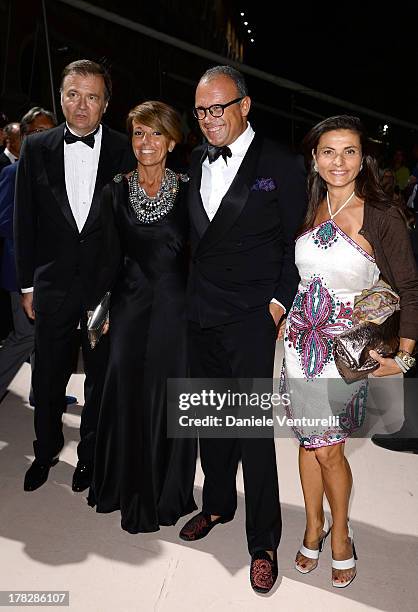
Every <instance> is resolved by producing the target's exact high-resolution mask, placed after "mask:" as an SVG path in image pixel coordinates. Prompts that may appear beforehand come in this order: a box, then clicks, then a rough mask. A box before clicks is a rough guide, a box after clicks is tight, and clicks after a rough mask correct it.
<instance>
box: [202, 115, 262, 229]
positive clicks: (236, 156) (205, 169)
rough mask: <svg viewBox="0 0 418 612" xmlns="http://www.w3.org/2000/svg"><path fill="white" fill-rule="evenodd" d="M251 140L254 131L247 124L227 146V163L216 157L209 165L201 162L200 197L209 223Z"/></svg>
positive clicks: (207, 162)
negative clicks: (228, 149)
mask: <svg viewBox="0 0 418 612" xmlns="http://www.w3.org/2000/svg"><path fill="white" fill-rule="evenodd" d="M253 138H254V130H253V128H252V127H251V125H250V124H248V125H247V129H246V130H245V131H244V132H243V133H242V134H241V135H240V136H238V138H237V139H236V140H235V141H234V142H233V143H232V144H230V145H228V146H229V148H230V149H231V153H232V157H228V158H227V159H228V163H226V162H225V160H224V158H223V157H218V159H217V160H216V161H214V162H212V163H211V164H210V163H209V160H208V158H206V159H205V161H204V162H203V164H202V181H201V183H200V195H201V196H202V202H203V207H204V209H205V211H206V214H207V216H208V217H209V220H210V221H212V219H213V217H214V216H215V214H216V212H217V210H218V208H219V206H220V204H221V201H222V198H223V197H224V195H225V194H226V192H227V191H228V189H229V188H230V186H231V183H232V181H233V180H234V178H235V175H236V173H237V172H238V169H239V167H240V165H241V163H242V160H243V159H244V156H245V154H246V153H247V150H248V147H249V146H250V144H251V142H252V140H253Z"/></svg>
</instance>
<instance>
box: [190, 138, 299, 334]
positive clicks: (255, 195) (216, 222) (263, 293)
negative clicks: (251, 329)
mask: <svg viewBox="0 0 418 612" xmlns="http://www.w3.org/2000/svg"><path fill="white" fill-rule="evenodd" d="M205 151H206V145H202V146H200V147H197V148H196V149H195V150H194V152H193V154H192V160H191V168H190V174H191V179H190V185H189V198H188V203H189V214H190V224H191V250H192V268H191V273H190V279H189V309H188V317H189V319H190V320H192V321H196V322H198V323H200V325H201V326H202V327H212V326H215V325H220V324H223V323H228V322H232V321H238V320H240V319H243V318H245V317H246V316H247V315H248V314H251V313H252V312H254V311H256V310H258V309H261V308H265V307H266V306H267V305H268V304H269V302H270V301H271V299H272V298H273V297H274V298H276V299H277V300H279V301H280V302H281V303H282V304H283V305H284V306H285V307H286V309H289V308H290V306H291V304H292V301H293V298H294V295H295V293H296V290H297V285H298V282H299V275H298V272H297V268H296V266H295V261H294V237H295V233H296V230H297V229H298V227H299V226H300V225H301V223H302V220H303V216H304V214H305V210H306V180H305V170H304V167H303V163H302V159H301V158H300V159H299V158H298V157H296V156H295V155H293V154H291V153H290V152H289V151H288V150H286V149H284V148H282V147H280V146H279V145H277V144H276V143H274V142H272V141H269V140H265V139H263V138H261V137H260V136H258V135H257V134H256V135H255V137H254V139H253V141H252V143H251V145H250V147H249V149H248V151H247V153H246V155H245V157H244V159H243V161H242V164H241V166H240V168H239V170H238V172H237V175H236V176H235V178H234V180H233V182H232V184H231V186H230V188H229V190H228V192H227V193H226V195H225V196H224V198H223V200H222V202H221V205H220V207H219V209H218V211H217V213H216V215H215V217H214V218H213V220H212V222H211V223H210V222H209V219H208V217H207V214H206V212H205V210H204V208H203V203H202V198H201V196H200V183H201V175H202V162H203V160H204V158H205ZM261 179H267V180H265V181H262V180H261Z"/></svg>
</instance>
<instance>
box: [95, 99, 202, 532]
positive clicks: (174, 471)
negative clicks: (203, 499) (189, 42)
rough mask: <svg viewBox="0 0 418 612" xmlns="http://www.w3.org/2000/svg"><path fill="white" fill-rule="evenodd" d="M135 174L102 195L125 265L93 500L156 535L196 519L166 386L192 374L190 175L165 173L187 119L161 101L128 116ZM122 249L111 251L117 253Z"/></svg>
mask: <svg viewBox="0 0 418 612" xmlns="http://www.w3.org/2000/svg"><path fill="white" fill-rule="evenodd" d="M127 124H128V129H129V132H130V134H131V137H132V147H133V150H134V153H135V156H136V158H137V160H138V166H137V169H136V170H134V171H133V172H131V173H130V174H129V175H127V176H122V175H117V176H116V177H115V178H114V179H113V181H112V183H110V184H109V185H107V186H106V188H105V190H104V192H103V201H102V210H103V215H104V219H103V223H105V224H106V225H105V227H106V230H107V232H108V238H109V239H108V242H107V245H106V248H110V245H115V240H117V241H118V242H119V247H120V251H121V253H122V258H123V263H122V266H121V272H120V275H119V277H118V280H117V282H116V284H115V286H114V288H113V290H112V298H111V306H110V329H109V333H110V356H109V364H108V370H107V375H106V382H105V387H104V390H103V400H102V405H101V412H100V419H99V425H98V431H97V443H96V457H95V468H94V475H93V481H92V485H91V488H90V492H89V498H88V502H89V504H90V505H91V506H96V511H97V512H112V511H114V510H120V512H121V526H122V529H125V530H126V531H129V532H130V533H138V532H149V531H157V530H158V529H159V526H160V525H174V524H175V523H176V521H177V520H178V519H179V518H180V517H181V516H183V515H185V514H188V513H189V512H192V511H193V510H194V509H195V508H196V505H195V503H194V499H193V479H194V473H195V460H196V443H195V441H194V440H191V439H175V438H173V439H169V438H167V436H166V431H167V424H166V420H167V416H166V415H167V407H166V400H167V397H166V381H167V378H177V377H186V376H187V352H186V318H185V287H186V272H187V258H186V250H185V240H186V235H187V212H186V206H185V189H186V187H187V182H186V181H187V177H185V176H184V175H177V174H175V173H174V172H173V171H171V170H169V169H166V167H165V163H166V158H167V153H168V152H171V151H172V150H173V148H174V146H175V144H176V143H178V142H180V141H181V138H182V133H181V127H180V119H179V117H178V115H177V113H176V111H175V110H174V109H172V108H171V107H170V106H168V105H166V104H164V103H162V102H153V101H150V102H144V103H143V104H140V105H139V106H136V107H135V108H134V109H132V111H131V112H130V113H129V116H128V121H127ZM116 250H117V249H115V248H114V246H113V247H112V252H115V251H116Z"/></svg>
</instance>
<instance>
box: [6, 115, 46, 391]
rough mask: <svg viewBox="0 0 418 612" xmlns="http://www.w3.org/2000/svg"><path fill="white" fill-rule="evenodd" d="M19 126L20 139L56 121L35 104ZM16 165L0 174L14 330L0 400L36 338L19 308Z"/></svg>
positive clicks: (44, 128) (7, 350) (8, 345)
mask: <svg viewBox="0 0 418 612" xmlns="http://www.w3.org/2000/svg"><path fill="white" fill-rule="evenodd" d="M19 125H20V138H19V140H20V139H22V140H23V139H24V138H26V137H27V136H29V134H34V133H36V132H41V131H44V130H49V129H51V128H53V127H54V126H55V125H56V121H55V117H54V115H53V114H52V113H51V112H50V111H48V110H46V109H44V108H41V107H40V106H34V107H33V108H31V109H30V110H29V111H28V112H27V113H26V114H25V115H24V116H23V117H22V120H21V122H20V124H19ZM18 164H19V161H17V163H15V164H10V165H9V166H6V168H4V170H3V171H2V173H1V176H0V236H1V237H2V238H4V251H3V257H2V261H1V270H0V286H1V287H2V288H3V289H5V290H6V291H8V292H9V294H10V303H11V307H12V316H13V330H12V331H11V332H10V334H9V335H8V336H7V338H6V339H5V340H4V341H3V343H2V346H1V347H0V400H1V399H2V398H3V397H4V395H5V393H6V391H7V387H8V386H9V384H10V382H11V381H12V380H13V378H14V377H15V375H16V374H17V372H18V371H19V369H20V367H21V366H22V364H23V363H24V362H25V361H26V360H27V359H28V357H30V356H31V355H32V353H33V349H34V341H35V336H34V329H33V324H32V322H31V321H29V320H28V318H27V317H26V315H25V312H24V310H23V308H22V304H21V301H20V294H19V289H18V284H17V279H16V266H15V256H14V245H13V210H14V196H15V182H16V172H17V168H18Z"/></svg>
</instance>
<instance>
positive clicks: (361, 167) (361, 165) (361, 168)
mask: <svg viewBox="0 0 418 612" xmlns="http://www.w3.org/2000/svg"><path fill="white" fill-rule="evenodd" d="M362 170H363V162H361V164H360V170H359V172H361V171H362Z"/></svg>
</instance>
